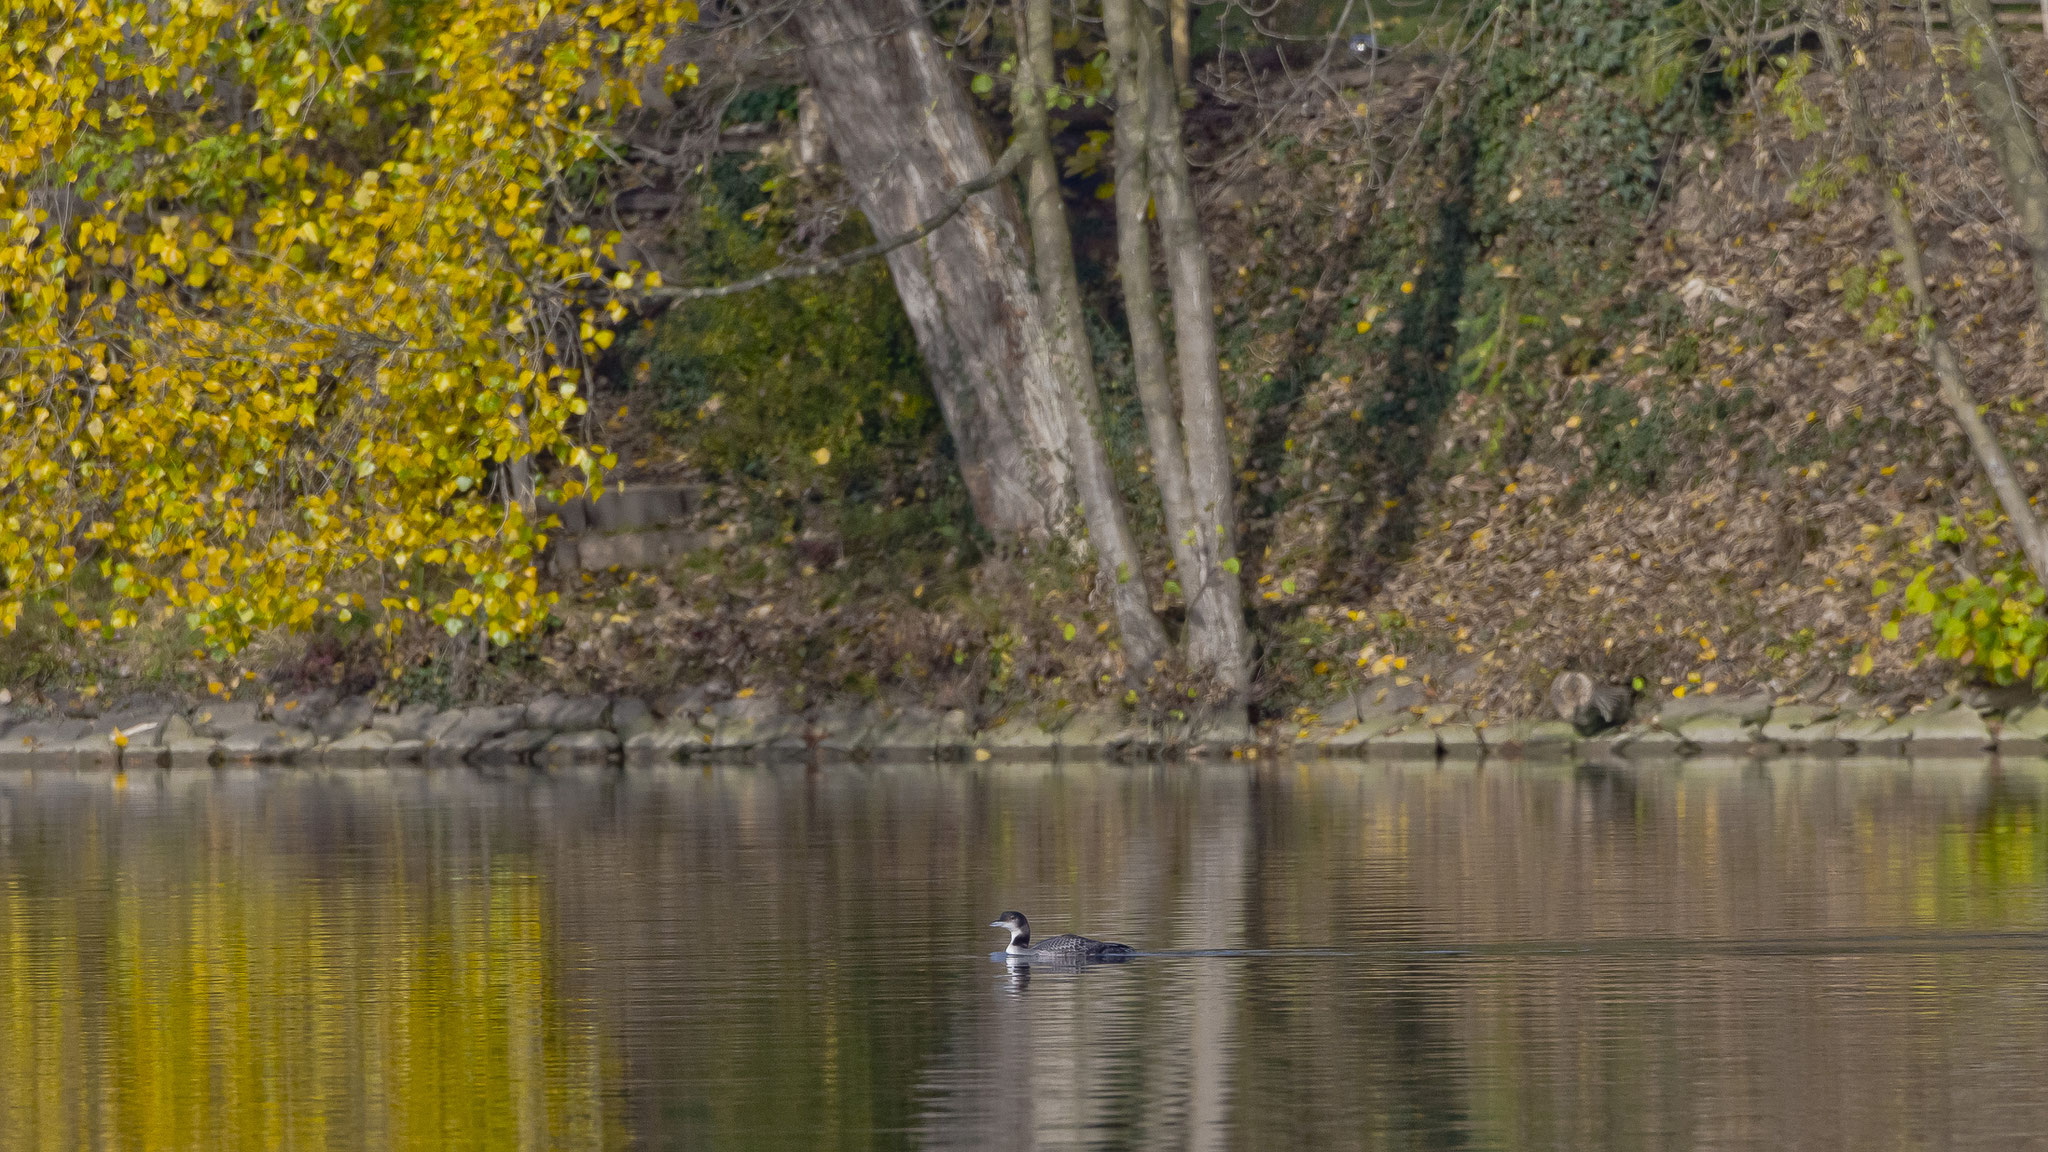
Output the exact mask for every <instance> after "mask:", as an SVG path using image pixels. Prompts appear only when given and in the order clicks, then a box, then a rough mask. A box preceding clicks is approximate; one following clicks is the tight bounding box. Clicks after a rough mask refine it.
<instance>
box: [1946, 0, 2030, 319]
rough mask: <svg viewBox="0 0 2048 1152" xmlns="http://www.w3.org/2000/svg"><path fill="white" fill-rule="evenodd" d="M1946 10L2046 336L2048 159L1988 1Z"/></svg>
mask: <svg viewBox="0 0 2048 1152" xmlns="http://www.w3.org/2000/svg"><path fill="white" fill-rule="evenodd" d="M2044 3H2048V0H2044ZM1948 10H1949V25H1950V27H1951V28H1952V29H1953V30H1954V32H1955V37H1956V43H1957V44H1958V45H1959V46H1960V47H1961V49H1962V54H1963V63H1964V65H1965V66H1966V67H1967V68H1968V70H1969V73H1968V74H1969V87H1970V97H1971V100H1972V102H1973V103H1975V104H1976V106H1977V116H1978V118H1979V119H1980V120H1981V121H1982V122H1983V125H1984V134H1985V135H1986V136H1989V137H1990V138H1991V151H1992V153H1993V154H1994V155H1996V156H1997V157H1998V167H1999V171H2000V172H2001V173H2003V174H2004V176H2005V186H2006V190H2007V192H2008V193H2010V194H2011V196H2012V203H2013V215H2014V220H2015V223H2017V224H2018V225H2019V230H2020V235H2021V236H2022V237H2024V238H2025V239H2026V242H2027V248H2028V249H2029V251H2030V252H2031V253H2032V255H2033V263H2034V306H2035V311H2036V314H2037V315H2038V316H2039V317H2040V319H2041V322H2042V325H2043V331H2044V332H2048V156H2044V155H2043V154H2042V151H2041V137H2040V133H2039V132H2038V131H2037V130H2036V129H2035V127H2034V117H2033V115H2032V113H2031V112H2029V111H2028V109H2027V106H2026V104H2025V103H2024V102H2022V101H2021V99H2020V93H2019V85H2018V83H2017V82H2016V80H2015V78H2014V76H2013V73H2012V67H2011V65H2010V64H2009V62H2008V61H2007V58H2006V54H2005V46H2004V45H2003V44H2002V43H2001V42H2000V40H1999V35H1998V18H1997V17H1998V14H1997V12H1996V11H1995V10H1994V9H1993V8H1992V7H1991V0H1948Z"/></svg>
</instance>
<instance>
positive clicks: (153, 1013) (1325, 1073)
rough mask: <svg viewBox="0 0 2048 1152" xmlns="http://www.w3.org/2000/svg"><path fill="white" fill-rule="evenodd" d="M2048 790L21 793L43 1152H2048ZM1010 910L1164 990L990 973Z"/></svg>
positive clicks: (341, 775) (20, 1047) (31, 1067)
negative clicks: (1107, 947) (1071, 935)
mask: <svg viewBox="0 0 2048 1152" xmlns="http://www.w3.org/2000/svg"><path fill="white" fill-rule="evenodd" d="M2044 801H2048V767H2043V766H2035V765H2023V766H2015V765H2007V766H2005V767H2004V768H2002V769H2001V768H1997V767H1994V766H1992V765H1989V764H1986V763H1980V762H1969V763H1957V764H1910V765H1909V764H1907V763H1905V762H1898V761H1893V762H1878V763H1849V764H1842V765H1835V766H1828V765H1819V764H1804V765H1801V764H1792V763H1785V764H1772V765H1766V766H1756V765H1749V766H1744V765H1740V764H1727V765H1714V764H1704V763H1691V764H1687V765H1685V766H1684V767H1683V768H1677V769H1673V768H1645V769H1632V770H1621V771H1616V770H1605V769H1597V768H1576V769H1575V768H1568V767H1552V768H1543V767H1519V766H1511V765H1510V766H1502V765H1497V764H1494V765H1488V766H1486V767H1484V768H1478V767H1474V766H1471V765H1464V766H1445V767H1440V768H1439V767H1435V766H1429V767H1409V768H1388V767H1383V766H1360V765H1339V764H1326V763H1307V764H1290V763H1268V762H1259V763H1227V764H1222V765H1214V766H1208V767H1201V768H1189V767H1093V766H1084V767H1073V766H1069V767H1066V768H1063V769H1051V768H1041V767H1032V768H1014V767H996V766H987V765H977V766H954V767H924V766H920V767H901V768H841V769H831V770H827V771H823V772H818V773H807V772H805V771H804V770H802V769H798V768H792V769H762V768H721V769H700V768H676V769H667V770H661V771H650V772H641V771H629V772H623V773H620V772H592V773H589V774H582V775H542V774H525V773H509V774H486V773H476V772H469V771H447V770H432V771H429V770H421V771H399V770H392V771H377V772H297V771H274V772H253V771H252V772H234V771H222V772H193V773H161V774H159V773H150V774H130V775H128V776H127V777H126V778H125V779H122V780H116V779H110V778H109V777H107V776H104V775H99V774H73V773H70V772H66V771H48V772H32V773H31V772H24V773H12V774H6V775H0V997H4V1001H5V1002H4V1005H0V1147H4V1148H8V1149H13V1148H49V1149H74V1148H122V1149H180V1150H183V1149H201V1148H205V1149H242V1148H250V1149H254V1148H277V1149H294V1150H300V1149H322V1148H332V1149H377V1148H408V1149H411V1148H419V1149H428V1148H432V1149H442V1148H451V1149H469V1148H474V1149H485V1148H531V1149H585V1148H679V1149H680V1148H688V1149H727V1148H731V1149H749V1148H793V1149H794V1148H801V1149H806V1150H817V1149H864V1148H899V1147H931V1148H962V1149H968V1148H971V1149H982V1148H1027V1147H1046V1148H1053V1147H1100V1148H1174V1149H1179V1148H1247V1149H1265V1148H1281V1149H1318V1148H1503V1149H1508V1148H1514V1149H1520V1148H1569V1149H1598V1148H1618V1149H1638V1148H1772V1149H1777V1148H1842V1149H1876V1148H1965V1147H1982V1148H2000V1149H2012V1148H2029V1147H2032V1148H2039V1147H2048V1088H2044V1086H2048V818H2044V812H2043V804H2044ZM1006 908H1018V909H1022V910H1024V911H1025V912H1027V913H1028V914H1029V915H1030V916H1031V917H1032V918H1033V920H1034V922H1035V923H1036V925H1037V926H1038V927H1039V928H1040V930H1041V932H1046V931H1065V930H1076V931H1085V932H1089V933H1091V934H1096V935H1102V936H1109V937H1112V938H1115V939H1119V940H1123V941H1126V942H1128V943H1131V944H1133V945H1135V946H1137V947H1140V948H1142V949H1147V950H1151V951H1156V952H1181V953H1193V952H1201V951H1208V950H1236V951H1237V953H1238V954H1230V955H1189V954H1182V955H1164V956H1148V957H1145V958H1142V959H1139V960H1137V961H1134V962H1131V963H1127V964H1123V965H1117V966H1111V967H1101V968H1095V969H1091V970H1088V971H1083V972H1061V971H1054V970H1049V969H1046V968H1043V967H1041V968H1038V969H1036V970H1016V971H1013V970H1011V969H1010V968H1008V967H1007V966H1006V965H1004V964H1001V963H997V962H993V961H991V959H990V958H989V953H990V951H991V949H992V948H994V947H995V946H997V945H998V944H999V943H1000V942H1001V934H1000V933H999V932H997V931H995V930H992V929H989V928H986V927H984V925H986V924H987V923H988V921H989V920H991V919H993V918H994V916H995V914H996V913H998V912H1000V911H1002V910H1004V909H1006Z"/></svg>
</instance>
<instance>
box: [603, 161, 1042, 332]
mask: <svg viewBox="0 0 2048 1152" xmlns="http://www.w3.org/2000/svg"><path fill="white" fill-rule="evenodd" d="M1025 153H1026V150H1025V148H1024V146H1023V145H1022V144H1012V145H1010V147H1009V148H1008V149H1007V150H1005V151H1004V152H1003V154H1002V155H1001V156H1000V157H998V158H997V159H996V163H995V167H993V168H990V169H989V170H988V172H987V173H986V174H984V175H982V176H979V177H977V178H975V179H973V180H969V181H968V182H967V183H965V184H962V185H960V186H958V187H956V188H954V189H953V190H952V191H950V192H948V193H946V198H945V202H944V203H943V205H941V207H940V208H939V210H938V211H937V212H934V213H932V214H931V215H930V216H927V217H926V218H925V219H924V220H922V221H920V222H919V223H918V225H917V227H915V228H912V229H911V230H910V231H908V232H905V233H904V234H902V235H901V236H891V237H888V238H886V239H882V240H877V241H875V242H874V243H873V244H869V245H867V246H866V247H862V248H856V249H854V250H853V251H851V252H848V253H846V254H845V255H843V256H834V257H833V258H832V259H830V260H819V261H816V262H814V263H804V264H784V265H782V266H781V267H779V268H770V269H769V270H768V271H766V272H763V273H761V274H760V275H758V276H749V277H748V278H746V279H745V280H737V281H734V282H733V283H731V284H710V285H705V286H702V287H697V288H682V287H674V288H670V287H662V288H650V289H648V290H646V291H645V292H643V293H641V295H642V296H643V298H645V299H649V300H659V301H661V302H663V303H675V302H677V301H681V300H711V299H716V298H717V297H720V296H737V295H739V294H740V293H742V292H751V291H753V290H754V289H756V288H762V287H766V286H767V285H769V284H773V283H775V282H777V281H780V280H797V279H801V278H803V277H805V276H823V275H826V274H828V273H832V272H839V271H843V270H845V269H847V268H851V267H853V266H854V265H856V264H859V263H861V262H862V261H864V260H872V259H874V258H875V257H877V256H886V255H888V254H889V253H891V252H894V251H895V250H896V249H898V248H902V247H904V246H906V245H910V244H915V243H917V242H918V241H919V240H922V239H924V238H925V237H927V236H929V235H931V234H932V233H934V232H936V231H938V230H939V229H940V228H943V227H945V226H946V222H947V221H949V220H951V219H952V218H953V217H955V216H958V215H959V214H960V210H961V209H963V208H965V207H967V202H968V201H969V200H972V199H973V198H974V197H976V196H978V195H980V194H981V193H983V192H986V191H988V190H989V189H991V188H993V187H995V186H996V185H998V184H1001V183H1002V182H1003V181H1005V180H1007V179H1009V178H1010V177H1011V176H1012V175H1013V174H1015V173H1016V171H1017V168H1018V166H1019V165H1021V164H1023V163H1024V160H1025Z"/></svg>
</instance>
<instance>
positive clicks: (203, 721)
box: [192, 700, 262, 739]
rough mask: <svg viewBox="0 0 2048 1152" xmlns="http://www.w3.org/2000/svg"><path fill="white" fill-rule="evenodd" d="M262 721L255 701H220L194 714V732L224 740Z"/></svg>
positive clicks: (202, 707)
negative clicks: (234, 732)
mask: <svg viewBox="0 0 2048 1152" xmlns="http://www.w3.org/2000/svg"><path fill="white" fill-rule="evenodd" d="M261 719H262V717H261V715H260V709H258V708H257V706H256V701H254V700H220V701H215V702H213V703H211V704H202V705H200V706H199V708H198V709H197V710H196V711H194V712H193V713H192V730H193V731H194V732H197V733H198V734H199V735H201V736H212V737H214V738H215V739H224V738H226V736H227V734H228V733H230V732H233V731H236V730H238V729H242V728H247V727H248V726H249V725H251V724H255V723H257V722H258V721H259V720H261Z"/></svg>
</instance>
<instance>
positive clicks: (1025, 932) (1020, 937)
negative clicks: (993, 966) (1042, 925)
mask: <svg viewBox="0 0 2048 1152" xmlns="http://www.w3.org/2000/svg"><path fill="white" fill-rule="evenodd" d="M1030 946H1031V929H1029V928H1012V929H1010V947H1012V948H1029V947H1030Z"/></svg>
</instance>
